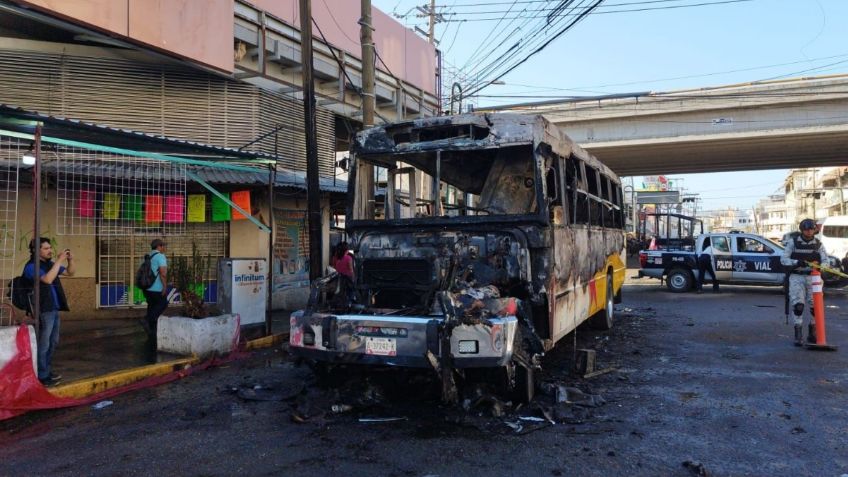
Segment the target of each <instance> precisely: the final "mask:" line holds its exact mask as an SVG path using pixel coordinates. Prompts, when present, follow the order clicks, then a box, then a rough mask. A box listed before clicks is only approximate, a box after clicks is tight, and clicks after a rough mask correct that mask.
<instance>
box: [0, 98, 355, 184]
mask: <svg viewBox="0 0 848 477" xmlns="http://www.w3.org/2000/svg"><path fill="white" fill-rule="evenodd" d="M37 124H41V125H42V134H43V135H44V136H51V137H58V138H62V139H66V140H70V141H77V142H82V143H89V144H97V145H101V146H106V147H114V148H120V149H129V150H134V151H140V152H146V153H155V154H164V155H175V156H181V157H190V158H194V159H200V160H203V161H206V162H226V163H229V164H239V165H244V166H255V169H256V171H255V172H247V171H235V170H227V169H217V168H212V167H200V166H188V168H189V170H190V171H191V172H193V173H195V174H197V176H198V177H200V178H201V179H202V180H204V181H206V182H209V183H212V184H231V185H267V184H268V167H269V166H268V164H269V162H268V161H276V159H277V158H276V157H275V156H274V155H272V154H267V153H263V152H256V151H249V150H239V149H232V148H226V147H220V146H213V145H209V144H202V143H197V142H192V141H186V140H183V139H176V138H171V137H166V136H157V135H153V134H148V133H144V132H140V131H133V130H129V129H121V128H114V127H111V126H105V125H100V124H94V123H88V122H85V121H79V120H76V119H69V118H63V117H57V116H50V115H46V114H42V113H38V112H35V111H27V110H25V109H23V108H18V107H15V106H11V105H6V104H0V129H6V130H10V131H15V132H20V133H26V134H33V133H34V132H35V127H36V125H37ZM51 167H52V169H51ZM57 167H58V165H56V164H55V163H54V164H53V165H52V166H51V162H50V161H45V162H44V165H43V170H44V172H45V173H47V174H51V173H52V174H55V173H57V172H58V170H57ZM76 167H86V168H88V169H89V170H87V171H77V172H79V173H88V174H98V175H103V176H106V177H112V178H115V179H118V178H121V177H127V176H128V175H136V174H138V173H139V171H138V170H135V169H134V168H133V166H132V165H131V164H127V165H115V164H108V163H107V164H87V165H84V166H76ZM276 186H277V187H290V188H296V189H301V190H306V174H305V172H295V171H290V170H285V169H279V168H278V169H277V180H276ZM319 188H320V190H321V191H322V192H330V193H345V192H346V191H347V182H346V181H344V180H340V179H336V178H333V177H321V178H320V179H319Z"/></svg>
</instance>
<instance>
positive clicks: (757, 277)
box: [639, 232, 840, 293]
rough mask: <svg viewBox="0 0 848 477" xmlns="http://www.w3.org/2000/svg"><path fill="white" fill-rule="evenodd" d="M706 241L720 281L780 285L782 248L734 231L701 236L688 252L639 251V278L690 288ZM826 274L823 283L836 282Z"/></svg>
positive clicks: (834, 262) (680, 289) (836, 264)
mask: <svg viewBox="0 0 848 477" xmlns="http://www.w3.org/2000/svg"><path fill="white" fill-rule="evenodd" d="M707 238H709V239H710V241H709V243H710V244H711V245H712V262H713V270H715V274H716V279H718V281H719V282H721V283H729V284H745V285H782V284H783V280H784V278H785V275H786V272H785V271H784V269H783V266H782V265H781V264H780V257H781V255H782V254H783V246H782V245H780V244H777V243H775V242H772V241H771V240H768V239H766V238H764V237H762V236H760V235H755V234H748V233H735V232H731V233H707V234H701V235H699V236H698V237H697V239H696V240H695V245H694V247H692V248H693V249H690V250H642V251H640V252H639V263H640V266H641V269H640V270H639V277H640V278H641V277H651V278H659V279H661V280H662V279H663V278H665V280H666V284H667V286H668V289H669V290H671V291H673V292H676V293H682V292H685V291H688V290H690V289H692V288H693V287H694V285H695V280H696V279H697V273H698V255H699V254H700V253H701V251H702V250H703V249H704V241H705V240H706V239H707ZM830 262H831V263H829V264H826V265H827V266H829V267H832V268H835V269H840V261H839V260H838V259H836V258H835V257H831V258H830ZM825 275H826V276H825V281H826V282H834V281H835V279H833V280H831V279H829V277H827V274H825ZM708 276H709V275H708ZM831 278H833V277H831Z"/></svg>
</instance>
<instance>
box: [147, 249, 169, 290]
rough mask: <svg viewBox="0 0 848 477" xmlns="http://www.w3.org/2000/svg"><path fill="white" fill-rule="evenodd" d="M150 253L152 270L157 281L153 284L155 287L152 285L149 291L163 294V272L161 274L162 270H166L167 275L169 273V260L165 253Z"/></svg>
mask: <svg viewBox="0 0 848 477" xmlns="http://www.w3.org/2000/svg"><path fill="white" fill-rule="evenodd" d="M163 247H164V245H163ZM163 250H164V249H163ZM150 253H151V257H150V269H151V270H153V274H154V275H156V281H155V282H153V285H151V286H150V288H148V290H150V291H152V292H160V293H161V292H162V289H163V288H164V284H163V283H162V272H161V270H163V269H164V270H166V272H165V273H167V269H168V259H167V258H165V254H164V253H163V252H160V251H158V250H156V251H151V252H150Z"/></svg>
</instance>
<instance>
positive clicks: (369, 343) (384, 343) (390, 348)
mask: <svg viewBox="0 0 848 477" xmlns="http://www.w3.org/2000/svg"><path fill="white" fill-rule="evenodd" d="M365 354H374V355H379V356H397V340H396V339H394V338H373V337H370V336H369V337H368V338H365Z"/></svg>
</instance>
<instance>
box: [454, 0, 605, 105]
mask: <svg viewBox="0 0 848 477" xmlns="http://www.w3.org/2000/svg"><path fill="white" fill-rule="evenodd" d="M603 1H604V0H594V3H592V4H591V5H589V6H587V7H583V10H582V11H581V12H580V13H577V14H564V15H562V16H559V15H558V16H556V17H555V22H556V23H557V24H558V23H560V22H562V20H563V19H564V18H566V16H572V17H573V20H571V21H569V22H567V23H566V24H565V26H563V27H562V28H560V29H559V30H558V31H557V32H556V33H555V34H554V35H552V36H551V37H549V38H547V39H544V38H542V39H541V40H540V41H543V42H542V43H541V45H539V46H537V47H535V49H533V50H532V51H531V52H530V53H529V54H527V55H525V56H524V57H523V58H522V59H520V60H518V61H516V62H513V63H512V64H511V65H506V62H507V61H511V60H512V57H513V56H515V53H513V54H510V55H508V56H507V57H506V58H504V59H503V60H502V61H499V62H498V63H497V64H492V65H490V66H487V67H486V68H485V69H484V71H487V70H488V71H492V76H493V78H492V79H491V80H483V81H480V80H478V81H477V82H476V83H475V84H473V85H472V86H470V87H467V88H465V90H466V91H468V90H470V91H468V92H467V93H466V94H465V96H471V95H473V94H475V93H477V92H478V91H480V90H481V89H483V88H485V87H486V86H488V85H489V84H491V83H492V82H494V81H497V80H498V79H500V78H502V77H503V76H504V75H506V74H508V73H509V72H511V71H513V70H515V68H517V67H519V66H520V65H522V64H523V63H525V62H526V61H527V60H529V59H530V58H531V57H533V56H534V55H536V54H537V53H539V52H540V51H542V50H543V49H545V48H546V47H547V46H548V45H550V44H551V43H552V42H553V41H554V40H556V39H557V38H559V37H560V36H562V35H563V34H564V33H565V32H567V31H568V30H570V29H571V28H573V27H574V26H575V25H576V24H578V23H579V22H580V21H581V20H583V19H584V18H586V16H587V15H588V14H590V13H591V12H592V11H593V10H594V9H595V8H596V7H597V6H598V5H600V4H601V3H602V2H603ZM571 3H572V2H571V0H564V1H563V2H562V5H564V6H568V5H570V4H571ZM582 5H583V2H582V1H581V2H580V4H579V5H575V6H573V7H572V8H571V12H575V11H576V10H577V8H580V7H581V6H582ZM574 15H576V16H574ZM535 36H538V33H537V34H534V37H535ZM531 41H532V40H531ZM497 68H503V69H504V71H503V72H500V73H495V71H496V70H497Z"/></svg>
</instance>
